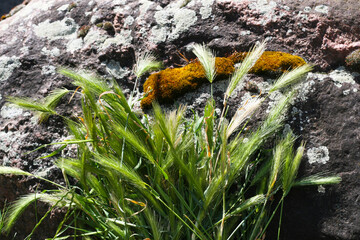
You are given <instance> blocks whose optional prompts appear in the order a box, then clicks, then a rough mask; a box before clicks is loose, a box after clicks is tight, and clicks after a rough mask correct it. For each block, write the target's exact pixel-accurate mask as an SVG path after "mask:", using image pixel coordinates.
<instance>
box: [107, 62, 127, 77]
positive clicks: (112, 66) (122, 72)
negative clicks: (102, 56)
mask: <svg viewBox="0 0 360 240" xmlns="http://www.w3.org/2000/svg"><path fill="white" fill-rule="evenodd" d="M103 64H104V63H103ZM105 64H106V71H107V72H108V73H109V74H110V75H111V76H112V77H114V78H116V79H122V78H124V77H126V76H127V75H128V74H129V73H130V70H129V69H128V68H122V67H121V66H120V63H118V62H116V61H114V60H111V61H109V62H107V63H105Z"/></svg>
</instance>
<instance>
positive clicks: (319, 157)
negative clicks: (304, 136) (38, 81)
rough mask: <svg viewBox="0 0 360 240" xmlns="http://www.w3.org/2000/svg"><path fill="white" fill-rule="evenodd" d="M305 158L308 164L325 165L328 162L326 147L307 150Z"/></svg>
mask: <svg viewBox="0 0 360 240" xmlns="http://www.w3.org/2000/svg"><path fill="white" fill-rule="evenodd" d="M307 157H308V159H309V163H310V164H314V163H321V164H325V163H327V162H328V161H329V159H330V157H329V150H328V148H327V147H326V146H320V147H318V148H317V147H313V148H310V149H309V150H307Z"/></svg>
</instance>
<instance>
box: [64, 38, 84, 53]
mask: <svg viewBox="0 0 360 240" xmlns="http://www.w3.org/2000/svg"><path fill="white" fill-rule="evenodd" d="M83 45H84V42H83V40H82V39H81V38H76V39H71V40H70V41H69V42H68V43H67V44H66V50H67V51H69V52H71V53H73V52H75V51H77V50H80V49H81V48H82V47H83Z"/></svg>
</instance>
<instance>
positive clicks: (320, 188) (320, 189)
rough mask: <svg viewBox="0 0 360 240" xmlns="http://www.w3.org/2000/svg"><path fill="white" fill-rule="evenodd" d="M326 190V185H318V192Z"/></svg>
mask: <svg viewBox="0 0 360 240" xmlns="http://www.w3.org/2000/svg"><path fill="white" fill-rule="evenodd" d="M325 190H326V189H325V187H324V186H323V185H319V186H318V192H319V193H325Z"/></svg>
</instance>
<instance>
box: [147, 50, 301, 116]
mask: <svg viewBox="0 0 360 240" xmlns="http://www.w3.org/2000/svg"><path fill="white" fill-rule="evenodd" d="M246 54H247V53H246V52H242V53H237V52H236V53H234V54H233V55H231V56H230V57H227V58H225V57H217V58H216V61H215V66H216V74H217V75H216V79H215V80H218V79H224V78H226V77H229V76H230V75H231V74H232V73H233V72H234V70H235V68H234V65H235V63H238V62H241V61H242V60H243V59H244V58H245V56H246ZM304 64H305V61H304V60H303V59H302V58H301V57H298V56H294V55H291V54H288V53H283V52H271V51H268V52H264V54H263V55H262V56H261V57H260V58H259V60H258V61H257V62H256V64H255V65H254V67H253V68H252V69H251V70H250V72H251V73H254V74H278V73H282V72H284V71H287V70H290V69H293V68H295V67H298V66H301V65H304ZM206 81H207V80H206V77H205V72H204V70H203V67H202V66H201V64H200V62H199V61H198V60H196V61H194V62H191V63H189V64H188V65H186V66H184V67H181V68H167V69H165V70H162V71H160V72H157V73H154V74H152V75H150V76H149V78H148V79H147V80H146V81H145V83H144V86H143V90H144V93H145V97H144V98H143V99H142V100H141V107H142V108H143V109H146V108H149V107H150V106H151V103H152V102H153V101H154V100H155V99H156V100H157V101H158V102H160V103H165V102H172V101H173V100H174V99H175V98H176V97H179V96H180V95H181V94H183V93H185V92H188V91H191V90H194V89H196V88H198V86H199V85H200V84H202V83H204V82H206Z"/></svg>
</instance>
